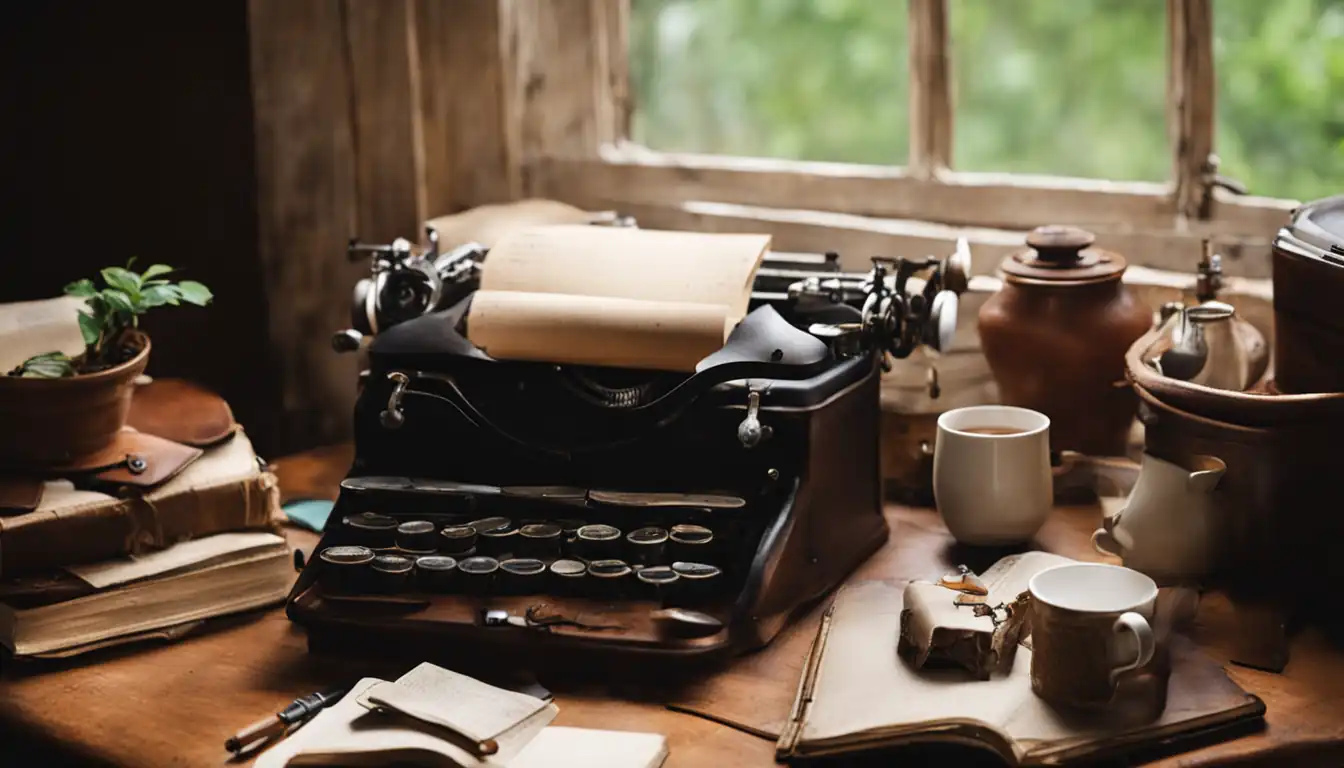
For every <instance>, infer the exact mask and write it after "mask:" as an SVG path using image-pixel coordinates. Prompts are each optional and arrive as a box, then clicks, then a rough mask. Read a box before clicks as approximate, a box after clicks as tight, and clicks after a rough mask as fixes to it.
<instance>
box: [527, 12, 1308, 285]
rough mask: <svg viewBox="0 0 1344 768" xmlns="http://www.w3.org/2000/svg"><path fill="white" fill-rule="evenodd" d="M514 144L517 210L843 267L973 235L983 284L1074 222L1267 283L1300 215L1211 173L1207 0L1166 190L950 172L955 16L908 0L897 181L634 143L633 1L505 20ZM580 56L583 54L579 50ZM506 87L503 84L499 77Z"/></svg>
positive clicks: (1189, 42) (1185, 43) (1183, 26)
mask: <svg viewBox="0 0 1344 768" xmlns="http://www.w3.org/2000/svg"><path fill="white" fill-rule="evenodd" d="M505 8H506V14H505V18H506V20H505V23H504V24H503V25H502V27H503V29H502V31H501V34H502V35H503V37H502V38H501V39H502V43H503V50H504V52H505V57H506V60H507V63H506V66H505V72H506V77H505V80H506V87H507V89H508V92H509V93H510V95H511V102H510V104H509V106H510V108H511V109H512V110H514V117H515V118H516V119H515V120H512V121H506V123H505V124H506V126H511V128H510V130H511V134H510V136H509V139H508V142H507V143H508V144H509V146H510V149H511V154H512V156H513V158H514V159H515V161H516V162H517V166H518V167H519V176H520V184H521V191H522V193H523V194H524V195H526V196H540V197H550V198H554V199H558V200H563V201H565V202H569V203H572V204H575V205H580V206H585V207H592V208H615V209H619V210H622V211H623V212H628V213H631V214H632V215H635V216H636V217H637V219H638V220H639V221H640V222H641V223H642V224H644V225H645V226H656V227H673V228H685V227H696V228H699V229H704V230H710V231H761V230H762V229H764V230H765V231H770V232H772V233H773V234H774V235H775V241H776V247H778V248H781V249H783V250H818V249H820V250H838V251H841V253H842V263H845V264H846V266H848V267H853V268H863V266H864V265H865V264H866V262H867V259H868V258H869V257H870V256H872V255H874V254H876V253H878V252H882V253H884V254H887V255H897V256H903V255H922V254H923V253H928V252H930V251H933V252H937V251H939V250H942V249H945V248H949V247H950V246H951V245H952V244H953V243H954V242H955V240H956V238H957V237H960V236H966V237H967V238H968V239H969V240H970V242H971V245H972V253H973V254H975V264H974V268H975V270H976V271H977V272H979V273H987V272H990V271H992V270H993V267H994V265H995V264H997V262H998V260H999V259H1000V258H1001V257H1002V256H1003V255H1005V254H1006V253H1008V252H1010V251H1012V250H1014V249H1017V248H1020V247H1021V243H1022V238H1023V235H1024V233H1025V232H1026V231H1028V230H1030V229H1031V228H1032V227H1035V226H1038V225H1041V224H1047V223H1060V224H1073V225H1078V226H1083V227H1087V228H1089V229H1090V230H1092V231H1093V232H1095V233H1096V234H1097V238H1098V244H1099V245H1101V246H1102V247H1107V248H1111V249H1113V250H1116V251H1118V252H1120V253H1123V254H1125V255H1126V256H1127V257H1129V259H1130V261H1131V262H1132V263H1135V264H1139V265H1143V266H1147V267H1154V268H1159V269H1171V270H1177V271H1181V272H1189V271H1191V270H1192V269H1193V266H1194V264H1195V263H1196V262H1197V261H1198V259H1199V257H1200V255H1201V253H1202V241H1203V240H1204V239H1206V238H1209V239H1212V240H1213V241H1214V245H1215V248H1216V249H1217V250H1218V251H1219V252H1220V253H1222V254H1223V256H1224V268H1225V270H1226V271H1227V272H1228V273H1229V274H1232V275H1240V276H1244V277H1253V278H1264V277H1268V276H1269V274H1270V258H1269V250H1270V243H1271V241H1272V240H1273V238H1274V236H1275V235H1276V234H1277V232H1278V230H1279V228H1280V227H1282V226H1283V225H1284V224H1285V223H1286V222H1287V220H1288V217H1289V215H1290V213H1291V211H1292V210H1293V209H1294V208H1295V207H1296V206H1297V205H1298V202H1297V201H1294V200H1284V199H1278V198H1267V197H1256V196H1251V195H1244V194H1238V193H1237V192H1236V191H1235V187H1236V184H1235V182H1231V181H1230V180H1226V179H1223V178H1222V177H1221V176H1219V175H1218V174H1217V167H1216V157H1214V153H1213V150H1214V128H1215V125H1214V121H1215V115H1216V111H1215V108H1214V107H1215V103H1216V101H1215V99H1216V80H1215V74H1214V57H1213V41H1214V34H1213V0H1167V29H1168V80H1167V113H1168V133H1169V136H1170V138H1171V141H1170V147H1171V153H1172V178H1171V180H1169V181H1167V182H1165V183H1161V182H1120V181H1108V180H1103V179H1084V178H1071V177H1062V176H1044V175H1021V174H1005V173H981V172H967V171H957V170H952V169H951V168H950V164H951V150H952V141H953V133H954V131H953V123H954V120H955V110H954V105H953V103H952V94H951V77H950V66H951V61H950V59H951V49H950V45H949V36H948V25H947V0H908V13H909V15H910V19H909V25H908V30H909V35H910V41H909V42H910V45H909V56H910V70H909V72H910V89H909V91H910V95H909V102H910V103H909V110H908V113H909V120H910V128H911V131H910V136H911V138H910V148H909V159H908V161H907V164H906V165H905V166H899V167H898V166H878V165H858V164H844V163H822V162H808V161H793V160H781V159H768V158H751V157H737V156H720V155H696V154H686V153H669V152H660V151H656V150H652V149H649V148H647V147H643V146H640V145H637V144H635V143H633V142H631V141H630V140H629V125H630V114H631V105H632V102H631V94H630V90H629V88H630V86H629V76H628V61H627V55H626V54H627V50H628V49H627V41H628V23H629V1H628V0H564V1H563V2H547V3H530V2H518V3H512V4H511V5H506V6H505ZM577 40H586V41H589V43H590V44H589V45H577V44H575V41H577ZM510 74H512V77H509V75H510Z"/></svg>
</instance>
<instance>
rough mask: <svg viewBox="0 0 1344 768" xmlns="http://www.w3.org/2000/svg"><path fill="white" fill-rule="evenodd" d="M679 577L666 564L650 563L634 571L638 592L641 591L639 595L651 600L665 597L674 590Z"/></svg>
mask: <svg viewBox="0 0 1344 768" xmlns="http://www.w3.org/2000/svg"><path fill="white" fill-rule="evenodd" d="M680 579H681V576H680V575H678V574H677V572H676V571H674V570H672V567H671V566H667V565H651V566H648V567H647V568H640V569H639V570H638V571H636V572H635V580H636V581H638V582H639V585H640V592H642V593H643V594H642V595H641V597H647V598H649V599H651V600H663V599H665V598H667V597H668V595H670V594H672V593H673V592H674V591H675V589H676V584H677V582H678V581H679V580H680Z"/></svg>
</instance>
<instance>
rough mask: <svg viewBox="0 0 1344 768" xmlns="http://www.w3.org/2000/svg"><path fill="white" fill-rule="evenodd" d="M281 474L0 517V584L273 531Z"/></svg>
mask: <svg viewBox="0 0 1344 768" xmlns="http://www.w3.org/2000/svg"><path fill="white" fill-rule="evenodd" d="M279 509H280V489H279V484H278V483H277V481H276V478H275V475H273V474H271V473H269V472H259V473H257V474H255V475H252V476H250V477H246V478H239V479H236V480H233V481H228V482H223V483H217V484H213V485H207V486H202V487H200V488H195V489H192V490H189V491H186V492H183V493H180V494H175V495H173V496H170V497H168V498H163V499H157V500H155V501H154V502H152V503H151V502H150V501H149V500H147V499H145V498H143V497H136V498H132V499H115V500H109V501H108V502H107V503H105V504H96V505H86V506H83V507H76V508H74V509H64V510H39V511H37V512H30V513H28V514H26V515H19V516H17V517H10V518H3V519H0V578H9V577H12V576H16V575H23V574H30V573H33V572H35V571H50V570H51V569H53V568H60V567H62V566H66V565H80V564H84V563H95V562H99V561H101V560H109V559H111V558H114V557H121V556H123V555H129V554H135V553H138V552H143V551H145V550H149V549H161V548H163V547H167V546H170V545H172V544H176V543H177V542H179V541H185V540H186V539H192V538H197V537H200V536H209V535H211V534H215V533H224V532H227V531H239V530H259V529H266V528H273V527H274V526H275V520H276V517H277V515H278V510H279Z"/></svg>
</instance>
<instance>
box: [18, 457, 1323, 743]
mask: <svg viewBox="0 0 1344 768" xmlns="http://www.w3.org/2000/svg"><path fill="white" fill-rule="evenodd" d="M349 461H350V453H349V452H348V451H346V450H344V449H331V450H325V451H317V452H313V453H310V454H304V455H301V456H296V457H292V458H289V459H285V460H281V461H279V462H277V465H278V467H279V475H280V479H281V486H282V488H283V490H284V492H285V493H286V495H287V497H315V496H328V497H330V496H334V494H335V492H336V487H337V483H338V482H339V481H340V479H341V477H342V476H343V474H344V472H345V470H346V469H347V468H348V466H349ZM1099 514H1100V512H1099V510H1097V509H1095V508H1091V507H1088V508H1064V509H1059V510H1056V512H1055V514H1054V515H1053V517H1052V518H1051V520H1050V522H1049V523H1048V524H1047V525H1046V528H1045V529H1044V530H1043V531H1042V535H1041V537H1040V538H1041V543H1042V544H1043V545H1044V546H1045V547H1047V548H1048V549H1051V550H1053V551H1056V552H1060V553H1063V554H1070V555H1073V556H1077V557H1088V555H1087V554H1086V552H1087V551H1088V550H1090V547H1087V546H1086V543H1087V536H1088V535H1090V533H1091V531H1092V529H1093V528H1095V527H1096V521H1097V517H1098V516H1099ZM888 518H889V519H890V522H891V524H892V537H891V542H890V543H889V544H888V546H887V549H886V550H884V551H883V552H880V553H879V554H878V555H877V556H875V557H874V558H873V559H872V560H870V561H869V563H868V564H866V565H865V566H864V568H863V569H861V571H860V574H859V576H860V577H865V576H866V577H872V576H874V575H877V574H874V573H871V572H870V571H872V570H873V569H880V570H881V571H883V572H884V573H883V574H881V575H883V576H886V577H888V578H896V577H901V578H908V577H909V576H910V575H927V573H928V572H929V571H930V569H933V572H937V571H938V569H939V568H941V567H942V564H941V561H942V560H943V558H944V557H945V556H946V552H947V546H946V542H947V541H948V538H947V533H946V530H945V529H944V528H943V526H942V523H941V521H940V520H939V519H938V517H937V514H936V513H935V512H933V511H931V510H920V509H908V508H900V507H890V508H888ZM290 536H291V540H292V541H293V542H294V543H295V544H296V545H298V546H300V547H302V548H304V549H305V551H309V550H311V548H312V545H313V544H314V543H315V542H316V537H315V536H313V535H311V534H306V533H301V532H296V531H292V532H290ZM1093 559H1095V558H1093ZM1228 618H1230V617H1225V616H1221V615H1215V616H1214V617H1213V620H1214V621H1218V622H1219V625H1218V626H1214V625H1210V626H1207V627H1201V628H1200V631H1199V633H1198V637H1197V639H1199V640H1200V641H1201V642H1203V641H1204V640H1206V637H1207V639H1208V640H1209V642H1210V643H1211V644H1210V645H1206V646H1205V648H1206V649H1207V650H1208V651H1209V652H1210V653H1211V654H1212V655H1213V656H1214V657H1215V658H1217V659H1220V660H1226V658H1227V655H1226V651H1225V649H1224V648H1223V647H1222V642H1221V641H1218V640H1217V638H1219V637H1225V636H1226V635H1227V634H1228V633H1231V632H1235V631H1236V628H1235V626H1233V625H1227V624H1223V623H1222V619H1228ZM780 639H781V640H783V639H784V638H783V637H781V638H780ZM892 642H893V643H894V642H895V639H894V638H893V641H892ZM412 661H414V660H407V661H405V662H402V661H391V662H387V663H381V664H380V663H378V662H373V661H370V662H359V663H352V662H350V661H349V660H338V659H330V658H321V657H317V656H310V655H309V654H308V653H307V648H306V643H305V639H304V636H303V633H302V632H300V631H299V630H298V628H297V627H294V626H293V625H291V624H290V622H289V621H288V620H287V619H286V618H285V616H284V612H283V611H282V610H281V609H279V608H276V609H272V610H270V611H268V612H265V613H263V614H260V615H256V614H254V615H250V616H247V617H243V618H239V619H235V620H232V621H225V622H223V623H221V624H219V625H217V626H216V628H215V629H213V630H212V631H210V632H208V633H206V634H203V635H199V636H196V637H194V638H192V639H188V640H186V641H183V642H179V643H177V644H173V645H167V646H159V647H153V646H150V647H142V648H139V649H136V650H134V651H122V652H118V653H113V654H111V655H102V656H99V657H97V659H96V663H94V662H95V660H94V659H86V660H77V662H76V663H73V664H67V665H64V666H61V667H57V668H52V669H48V670H45V671H43V672H41V673H37V674H24V675H22V676H16V675H15V672H14V671H13V670H7V677H6V679H4V680H3V681H0V766H8V765H27V764H28V763H27V762H24V761H22V759H21V758H19V756H18V755H16V754H14V753H15V751H16V750H15V748H14V746H13V743H12V742H11V741H9V740H8V739H7V736H6V732H7V731H13V732H18V733H20V734H23V735H25V736H30V737H32V738H33V739H34V740H36V741H39V742H42V743H48V742H49V743H50V744H51V746H52V747H53V748H56V749H60V750H61V757H62V760H61V762H60V763H57V764H62V765H66V764H69V765H79V764H80V763H79V762H77V758H78V757H82V756H87V757H90V758H93V759H94V760H95V761H96V762H95V763H94V764H99V765H101V764H108V763H110V764H113V765H125V766H146V767H147V768H148V767H153V766H165V765H181V766H188V765H189V766H202V765H222V764H226V762H225V757H226V754H225V752H224V749H223V743H224V739H225V738H226V737H227V736H229V735H230V734H232V733H233V732H234V731H235V730H236V729H238V728H239V727H241V726H243V725H246V724H247V723H249V722H251V721H253V720H255V719H256V718H257V717H259V716H261V715H263V714H265V713H267V712H274V711H276V710H277V709H279V708H280V707H282V706H283V705H284V704H286V703H288V702H289V701H290V700H291V699H293V698H294V697H295V696H296V695H299V694H301V693H309V692H311V691H314V690H318V689H320V688H323V687H326V686H328V685H330V684H333V683H338V682H340V681H344V680H352V679H354V678H356V677H359V676H361V675H375V676H387V675H394V676H395V675H397V674H399V673H400V672H402V671H404V670H405V669H406V668H408V667H409V666H411V664H412ZM1229 671H1230V673H1231V675H1232V676H1233V678H1234V679H1235V680H1236V681H1237V683H1239V684H1240V685H1241V686H1242V687H1243V688H1245V689H1246V690H1248V691H1250V692H1251V693H1255V694H1257V695H1259V696H1260V697H1261V698H1262V699H1264V701H1265V703H1266V705H1267V706H1268V709H1269V711H1268V714H1267V716H1266V720H1267V723H1268V727H1267V728H1266V729H1265V731H1263V732H1262V733H1258V734H1255V735H1251V736H1246V737H1243V738H1240V739H1237V740H1235V741H1230V742H1225V743H1222V744H1216V745H1213V746H1210V747H1206V748H1204V749H1201V750H1197V751H1193V752H1187V753H1184V754H1182V755H1179V756H1177V757H1174V758H1171V759H1170V760H1169V761H1166V762H1169V763H1170V764H1171V765H1177V764H1180V765H1219V764H1231V763H1235V764H1237V765H1248V764H1253V765H1275V766H1278V765H1344V653H1341V652H1340V651H1339V650H1332V649H1331V648H1330V647H1329V646H1327V645H1326V644H1325V642H1324V641H1323V640H1322V639H1321V638H1320V637H1319V636H1318V635H1316V634H1314V633H1304V634H1303V635H1302V636H1300V637H1298V638H1297V639H1296V640H1295V641H1294V644H1293V657H1292V661H1291V662H1290V663H1289V666H1288V669H1287V671H1286V673H1285V674H1283V675H1273V674H1270V673H1264V672H1255V671H1252V670H1246V669H1240V668H1237V667H1230V668H1229ZM743 677H744V678H746V677H749V675H748V674H746V673H744V674H743ZM752 682H753V681H751V680H745V679H744V680H743V686H742V687H741V689H740V690H739V691H737V692H738V693H740V694H743V695H744V696H750V698H751V700H752V703H753V706H756V707H760V708H769V707H776V708H782V711H783V712H785V713H786V712H787V710H788V707H789V705H790V704H791V703H792V698H793V694H794V687H793V684H792V683H790V684H789V685H787V686H782V687H780V686H774V687H775V688H779V690H774V689H773V688H772V689H771V690H769V691H762V690H761V689H760V688H759V687H758V686H756V685H752V684H751V683H752ZM729 693H730V694H731V693H732V691H731V690H730V691H729ZM556 701H557V703H558V704H559V706H560V716H559V718H558V719H557V720H556V721H555V724H557V725H572V726H579V727H585V726H586V727H592V728H609V729H618V730H638V731H656V732H659V733H662V734H664V735H666V736H667V737H668V746H669V749H670V751H671V755H670V757H669V758H668V761H667V765H668V766H673V767H674V768H675V767H676V766H687V767H689V766H769V765H773V764H774V759H773V756H774V742H772V741H767V740H765V739H761V738H757V737H755V736H751V735H748V734H746V733H743V732H741V731H737V730H734V729H732V728H728V727H726V726H723V725H719V724H717V723H714V722H710V721H708V720H703V719H701V718H698V717H694V716H691V715H685V714H680V713H676V712H672V711H669V710H666V709H664V708H663V707H662V706H661V705H659V704H657V703H635V702H631V701H628V700H624V699H622V698H619V697H617V696H615V695H612V692H611V691H607V690H604V689H602V688H598V687H596V686H593V687H591V688H590V689H587V690H581V691H578V690H571V689H568V688H566V689H562V690H557V695H556ZM67 755H68V757H67ZM15 759H17V762H11V760H15ZM1248 760H1249V761H1250V762H1246V761H1248ZM1166 762H1164V763H1162V764H1166Z"/></svg>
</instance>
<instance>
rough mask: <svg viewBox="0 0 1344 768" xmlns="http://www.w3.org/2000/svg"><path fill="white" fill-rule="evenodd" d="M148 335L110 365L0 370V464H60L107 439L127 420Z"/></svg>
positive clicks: (87, 452)
mask: <svg viewBox="0 0 1344 768" xmlns="http://www.w3.org/2000/svg"><path fill="white" fill-rule="evenodd" d="M149 349H150V344H149V338H148V337H145V338H144V348H143V349H141V350H140V353H139V354H138V355H136V356H135V357H134V358H132V359H131V360H128V361H127V362H125V363H122V364H121V365H118V366H116V367H115V368H109V369H107V370H105V371H99V372H97V373H91V374H87V375H84V376H74V377H70V378H64V379H36V378H21V377H17V376H0V425H3V427H2V430H0V431H3V434H2V435H0V467H18V468H29V469H31V468H41V467H45V466H53V467H59V466H65V465H68V464H71V463H75V462H77V460H78V459H79V458H80V457H83V456H88V455H90V454H94V453H97V452H98V451H100V450H102V449H104V448H106V447H108V446H109V445H111V444H112V441H113V439H114V438H115V437H116V434H117V432H118V431H120V430H121V428H122V427H123V426H125V424H126V415H127V413H128V412H129V411H130V408H131V394H132V392H133V391H134V389H135V379H136V377H137V376H139V375H140V374H142V373H144V371H145V365H146V364H147V363H148V362H149Z"/></svg>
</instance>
